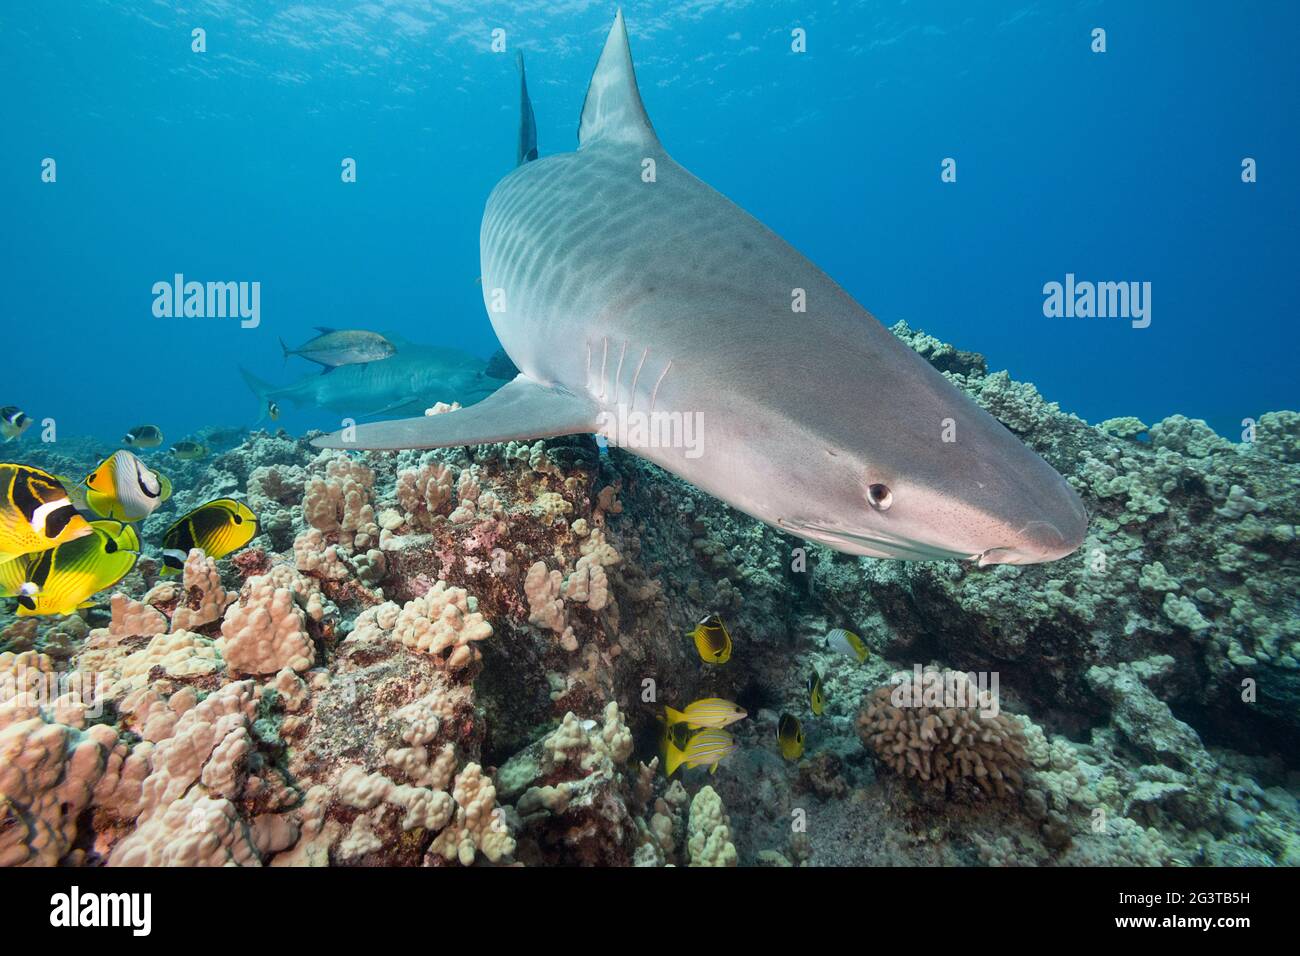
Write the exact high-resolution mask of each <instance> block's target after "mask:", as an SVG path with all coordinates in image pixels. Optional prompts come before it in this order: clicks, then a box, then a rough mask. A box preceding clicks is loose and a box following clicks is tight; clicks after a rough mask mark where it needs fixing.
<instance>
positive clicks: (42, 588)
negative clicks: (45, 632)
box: [0, 521, 140, 617]
mask: <svg viewBox="0 0 1300 956" xmlns="http://www.w3.org/2000/svg"><path fill="white" fill-rule="evenodd" d="M90 528H91V533H90V534H88V535H84V536H82V537H80V538H75V539H74V540H72V541H65V542H64V543H63V544H60V545H59V546H58V547H56V548H51V549H50V550H48V551H42V552H40V553H39V554H29V555H25V556H24V557H22V558H19V559H18V560H16V561H10V562H8V563H7V564H3V565H0V596H4V597H16V598H17V599H18V616H19V617H32V616H47V615H67V614H74V613H76V611H77V610H78V609H79V608H84V607H91V606H93V605H94V603H95V602H94V601H91V600H90V597H91V595H93V594H97V593H98V592H100V591H103V590H104V589H105V588H109V587H112V586H113V585H114V584H116V583H117V582H118V581H120V580H122V578H124V577H125V576H126V575H127V574H128V573H129V572H130V570H131V569H132V568H133V567H135V562H136V561H137V560H138V559H139V557H140V537H139V535H137V534H136V532H135V529H134V528H133V527H131V526H130V525H129V524H122V523H121V522H117V521H94V522H91V525H90Z"/></svg>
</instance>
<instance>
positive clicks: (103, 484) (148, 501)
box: [83, 449, 172, 521]
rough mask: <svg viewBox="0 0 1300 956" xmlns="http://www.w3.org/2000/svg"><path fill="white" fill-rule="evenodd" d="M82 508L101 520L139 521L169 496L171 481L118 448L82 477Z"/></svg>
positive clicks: (129, 453)
mask: <svg viewBox="0 0 1300 956" xmlns="http://www.w3.org/2000/svg"><path fill="white" fill-rule="evenodd" d="M83 484H84V485H85V486H86V505H87V506H88V507H89V508H90V510H91V511H93V512H94V513H95V514H97V515H99V516H100V517H101V518H111V519H112V520H114V521H142V520H144V519H145V518H147V517H149V515H151V514H153V513H154V511H156V510H157V508H158V506H159V505H160V504H162V503H163V502H164V501H166V500H167V499H168V498H170V497H171V493H172V486H171V482H170V481H168V480H167V479H166V478H164V477H163V476H162V475H159V474H158V473H157V472H156V471H154V470H153V469H152V468H150V467H149V466H148V465H146V464H145V463H144V462H142V461H141V460H140V459H139V458H137V457H136V456H135V455H134V454H132V453H131V452H129V451H127V450H126V449H122V450H121V451H117V452H114V453H113V454H112V455H110V456H109V457H107V458H105V459H104V460H103V461H102V462H100V463H99V467H97V468H96V469H95V470H94V471H92V472H91V473H90V474H89V475H87V476H86V479H85V481H84V482H83Z"/></svg>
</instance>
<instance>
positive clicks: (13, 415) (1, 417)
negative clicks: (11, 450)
mask: <svg viewBox="0 0 1300 956" xmlns="http://www.w3.org/2000/svg"><path fill="white" fill-rule="evenodd" d="M31 424H32V420H31V417H30V416H28V414H27V413H26V412H25V411H23V410H22V409H21V408H19V407H18V406H17V405H6V406H5V407H4V408H0V435H4V439H5V441H13V440H14V439H15V438H17V437H18V436H19V435H21V434H22V433H23V432H25V431H27V429H28V428H30V427H31Z"/></svg>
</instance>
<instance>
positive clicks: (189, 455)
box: [170, 441, 208, 461]
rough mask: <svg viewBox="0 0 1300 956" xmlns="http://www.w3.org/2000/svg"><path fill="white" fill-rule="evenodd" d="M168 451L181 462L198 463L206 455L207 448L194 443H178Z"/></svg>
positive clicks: (199, 443)
mask: <svg viewBox="0 0 1300 956" xmlns="http://www.w3.org/2000/svg"><path fill="white" fill-rule="evenodd" d="M170 450H171V453H172V454H173V455H175V456H176V457H177V458H179V459H180V460H181V461H198V460H199V459H200V458H205V457H207V454H208V446H207V445H204V444H202V443H201V442H196V441H178V442H177V443H176V444H174V445H172V447H171V449H170Z"/></svg>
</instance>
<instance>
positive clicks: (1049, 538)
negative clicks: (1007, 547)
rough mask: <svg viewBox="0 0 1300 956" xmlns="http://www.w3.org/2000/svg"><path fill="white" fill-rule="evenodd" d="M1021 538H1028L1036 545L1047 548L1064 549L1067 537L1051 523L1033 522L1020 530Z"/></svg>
mask: <svg viewBox="0 0 1300 956" xmlns="http://www.w3.org/2000/svg"><path fill="white" fill-rule="evenodd" d="M1020 536H1022V537H1025V538H1028V539H1029V540H1030V541H1031V542H1033V543H1034V544H1035V545H1038V546H1040V547H1044V546H1045V547H1046V548H1049V549H1051V548H1060V547H1064V546H1065V545H1066V544H1068V543H1069V542H1067V541H1066V540H1065V535H1063V534H1061V531H1060V529H1059V528H1057V527H1056V525H1054V524H1052V523H1051V522H1050V521H1031V522H1029V524H1027V525H1025V526H1024V527H1023V528H1021V529H1020Z"/></svg>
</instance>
